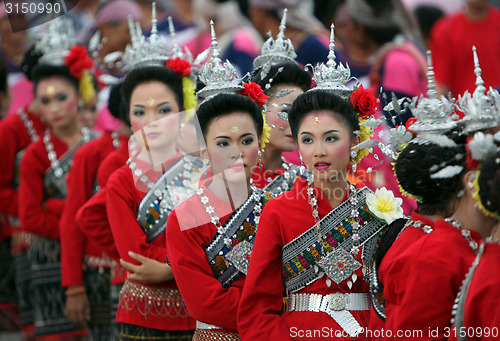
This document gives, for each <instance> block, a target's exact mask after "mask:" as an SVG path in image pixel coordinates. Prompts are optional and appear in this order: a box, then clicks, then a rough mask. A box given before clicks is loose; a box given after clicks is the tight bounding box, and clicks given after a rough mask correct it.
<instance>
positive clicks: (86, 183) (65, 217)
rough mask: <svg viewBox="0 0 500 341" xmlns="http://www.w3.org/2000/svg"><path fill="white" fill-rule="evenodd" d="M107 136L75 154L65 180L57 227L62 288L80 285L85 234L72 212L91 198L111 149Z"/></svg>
mask: <svg viewBox="0 0 500 341" xmlns="http://www.w3.org/2000/svg"><path fill="white" fill-rule="evenodd" d="M111 142H112V140H111V138H110V136H109V133H106V134H105V135H103V136H102V137H101V138H99V139H97V140H94V141H91V142H89V143H88V144H87V145H85V146H82V147H81V148H80V149H79V150H77V151H76V152H75V156H74V157H73V164H72V166H71V169H70V171H69V174H68V177H67V184H68V195H67V196H66V204H65V207H64V211H63V213H62V216H61V222H60V224H59V233H60V235H61V270H62V286H64V287H67V286H72V285H82V284H83V272H82V261H83V256H84V253H85V248H86V243H87V242H88V241H87V240H86V239H85V235H84V234H83V233H82V231H80V229H79V228H78V227H77V225H76V221H75V217H76V212H77V211H78V209H79V208H80V207H82V206H83V204H85V202H86V201H87V200H88V199H89V198H90V197H91V196H92V194H93V192H94V185H95V181H96V175H97V169H98V167H99V163H100V161H101V160H102V158H103V157H104V156H105V155H106V154H107V153H109V151H111V150H112V149H113V146H112V144H111Z"/></svg>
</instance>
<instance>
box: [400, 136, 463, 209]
mask: <svg viewBox="0 0 500 341" xmlns="http://www.w3.org/2000/svg"><path fill="white" fill-rule="evenodd" d="M456 139H457V141H456V142H457V146H456V147H443V146H439V145H436V144H433V143H428V144H418V143H411V142H410V144H408V146H407V147H406V148H405V149H404V150H403V151H402V152H401V153H400V154H399V156H398V159H397V160H396V164H395V166H394V170H395V172H396V176H397V178H398V181H399V183H400V185H401V187H402V188H403V189H404V190H405V191H406V192H408V193H410V194H412V195H414V196H416V197H418V198H419V200H418V209H419V212H420V213H421V214H436V213H441V214H443V215H444V216H449V215H450V214H451V213H453V208H454V207H453V206H454V202H455V199H456V198H457V196H458V194H459V192H460V191H461V190H462V189H463V184H462V176H461V175H463V173H464V171H462V172H461V173H460V174H457V175H455V176H452V177H447V178H432V177H431V174H432V173H435V172H433V171H432V169H433V167H435V166H437V167H438V169H442V168H444V167H445V166H454V165H455V166H462V167H464V170H465V166H466V156H465V155H466V153H465V137H463V136H461V137H457V138H456ZM462 140H463V141H462Z"/></svg>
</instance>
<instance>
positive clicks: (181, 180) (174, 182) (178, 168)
mask: <svg viewBox="0 0 500 341" xmlns="http://www.w3.org/2000/svg"><path fill="white" fill-rule="evenodd" d="M201 167H202V163H201V161H199V160H198V159H195V158H193V157H192V156H187V155H186V156H183V157H181V158H180V159H179V160H177V161H176V162H175V163H174V164H172V165H171V166H170V167H169V168H168V169H167V170H166V171H165V172H164V173H163V174H162V175H161V176H160V177H159V178H158V179H157V180H156V181H155V183H154V185H153V187H152V188H151V189H150V190H149V191H148V192H147V193H146V195H145V196H144V197H143V198H142V200H141V202H140V204H139V207H138V209H137V220H138V221H139V224H140V225H141V227H142V229H143V231H144V233H145V234H146V236H147V238H146V241H147V242H148V243H151V242H152V241H153V240H155V239H156V238H157V237H158V236H160V235H161V234H162V233H163V232H165V229H166V227H167V219H168V216H169V215H170V212H172V211H173V210H174V208H175V207H177V205H179V204H180V203H181V202H183V201H184V200H185V199H187V198H189V197H190V196H191V195H193V194H194V193H195V191H194V189H193V188H191V187H190V186H191V183H192V182H193V179H191V175H192V173H193V172H197V171H199V170H200V169H201Z"/></svg>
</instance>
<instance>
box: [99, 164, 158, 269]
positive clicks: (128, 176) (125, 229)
mask: <svg viewBox="0 0 500 341" xmlns="http://www.w3.org/2000/svg"><path fill="white" fill-rule="evenodd" d="M106 189H107V191H106V194H107V197H106V207H107V212H108V220H109V225H110V226H111V231H112V232H113V238H114V240H115V245H116V248H117V249H118V252H119V254H120V257H121V258H122V259H123V260H125V261H127V262H132V263H133V264H138V263H137V261H135V260H134V259H132V258H131V257H130V256H129V255H128V252H129V251H132V252H135V253H138V254H140V255H143V256H144V257H147V258H151V259H155V260H157V261H159V262H165V259H166V257H167V251H166V248H165V247H164V246H160V245H159V244H158V242H160V240H161V244H163V245H164V240H163V238H162V237H158V238H156V239H155V240H154V241H153V242H152V243H147V242H146V234H145V233H144V231H143V230H142V228H141V227H140V225H139V223H138V221H137V217H136V212H137V207H138V204H139V202H140V200H141V199H142V196H139V193H138V190H137V189H136V188H135V186H134V182H133V179H132V173H131V170H130V169H129V167H128V166H123V167H122V168H120V169H119V170H117V171H116V172H115V173H113V175H112V176H111V177H110V179H109V181H108V184H107V185H106ZM141 194H142V195H144V193H141Z"/></svg>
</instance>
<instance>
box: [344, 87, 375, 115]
mask: <svg viewBox="0 0 500 341" xmlns="http://www.w3.org/2000/svg"><path fill="white" fill-rule="evenodd" d="M350 100H351V104H352V106H353V107H354V110H355V111H356V112H357V113H358V116H359V117H360V118H362V119H366V118H368V116H370V115H374V114H375V108H377V105H378V99H377V98H376V97H375V96H374V95H373V89H371V88H370V89H365V88H363V84H361V85H360V86H359V88H357V89H356V91H353V93H352V95H351V98H350Z"/></svg>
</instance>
